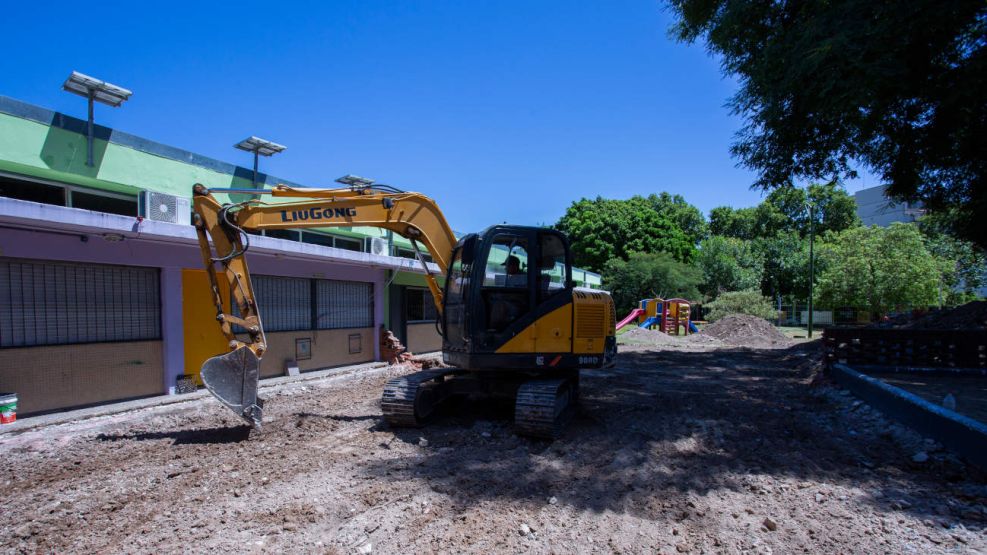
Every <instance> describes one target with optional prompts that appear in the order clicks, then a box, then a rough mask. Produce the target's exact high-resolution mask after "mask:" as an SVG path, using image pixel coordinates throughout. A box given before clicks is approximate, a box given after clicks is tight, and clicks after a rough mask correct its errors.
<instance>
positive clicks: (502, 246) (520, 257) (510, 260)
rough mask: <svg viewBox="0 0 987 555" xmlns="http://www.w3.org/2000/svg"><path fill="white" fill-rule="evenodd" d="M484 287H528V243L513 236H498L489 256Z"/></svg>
mask: <svg viewBox="0 0 987 555" xmlns="http://www.w3.org/2000/svg"><path fill="white" fill-rule="evenodd" d="M483 286H484V287H490V286H493V287H511V288H527V287H528V241H527V240H525V239H521V238H519V237H514V236H512V235H498V236H497V237H495V238H494V240H493V244H492V245H491V246H490V254H489V255H487V268H486V272H485V275H484V277H483Z"/></svg>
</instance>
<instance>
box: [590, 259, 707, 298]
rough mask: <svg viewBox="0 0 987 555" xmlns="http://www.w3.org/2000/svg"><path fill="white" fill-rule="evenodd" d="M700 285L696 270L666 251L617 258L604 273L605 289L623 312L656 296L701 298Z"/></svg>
mask: <svg viewBox="0 0 987 555" xmlns="http://www.w3.org/2000/svg"><path fill="white" fill-rule="evenodd" d="M700 282H702V273H701V272H700V271H699V270H698V269H697V268H696V267H694V266H691V265H689V264H684V263H682V262H679V261H678V260H675V258H673V257H672V256H671V255H670V254H668V253H663V252H661V253H631V255H630V256H629V257H628V259H627V260H626V261H625V260H621V259H619V258H614V259H612V260H610V261H609V262H607V264H606V267H605V269H604V270H603V286H604V287H605V288H607V289H608V290H609V291H610V293H611V294H612V295H613V300H614V302H615V303H616V305H617V307H618V309H620V310H623V309H624V308H631V307H634V306H637V304H638V301H640V300H641V299H651V298H655V297H661V298H663V299H670V298H683V299H698V298H699V284H700Z"/></svg>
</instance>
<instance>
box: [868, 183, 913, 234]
mask: <svg viewBox="0 0 987 555" xmlns="http://www.w3.org/2000/svg"><path fill="white" fill-rule="evenodd" d="M886 189H887V186H886V185H878V186H877V187H871V188H869V189H862V190H860V191H857V192H856V193H854V194H853V200H854V201H856V203H857V216H858V217H859V218H860V221H861V222H863V224H864V225H866V226H871V225H877V226H880V227H886V226H889V225H891V224H892V223H894V222H914V221H915V220H917V219H919V218H921V217H922V215H923V214H925V209H924V208H922V204H921V203H915V202H895V201H893V200H891V199H889V198H888V197H887V196H885V194H884V193H885V190H886Z"/></svg>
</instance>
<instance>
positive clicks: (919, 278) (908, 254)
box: [816, 223, 945, 316]
mask: <svg viewBox="0 0 987 555" xmlns="http://www.w3.org/2000/svg"><path fill="white" fill-rule="evenodd" d="M821 247H822V248H820V252H819V254H820V258H821V259H825V260H826V261H827V264H826V268H825V269H824V270H823V271H822V272H821V273H820V274H819V280H818V286H817V288H816V292H817V295H818V302H819V304H820V305H821V306H828V307H832V308H837V307H841V306H850V307H856V308H866V309H867V310H869V311H870V313H871V314H872V315H874V316H877V315H880V314H885V313H887V312H888V311H890V310H893V309H896V308H907V307H927V306H932V305H935V304H937V303H938V301H939V296H940V294H941V292H942V289H941V288H942V282H941V278H942V275H943V267H944V266H945V265H944V264H943V262H942V260H941V259H939V258H937V257H935V256H933V255H932V254H931V253H930V252H929V251H928V250H927V249H926V248H925V242H924V241H923V238H922V234H921V233H919V230H918V228H917V227H916V226H914V225H911V224H903V223H893V224H891V226H890V227H886V228H881V227H876V226H875V227H857V228H853V229H848V230H846V231H843V232H841V233H830V234H828V236H827V237H826V238H825V241H824V242H823V244H822V245H821Z"/></svg>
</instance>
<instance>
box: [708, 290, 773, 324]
mask: <svg viewBox="0 0 987 555" xmlns="http://www.w3.org/2000/svg"><path fill="white" fill-rule="evenodd" d="M706 308H707V309H708V310H709V311H708V312H707V313H706V319H707V320H708V321H710V322H715V321H717V320H719V319H720V318H723V317H724V316H727V315H729V314H750V315H751V316H757V317H760V318H764V319H765V320H770V319H772V318H777V317H778V311H777V310H776V309H775V308H773V307H772V306H771V300H770V299H768V298H767V297H765V296H764V295H762V294H761V292H760V291H759V290H757V289H745V290H743V291H731V292H729V293H722V294H720V296H719V297H717V298H716V300H715V301H712V302H709V303H706Z"/></svg>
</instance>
